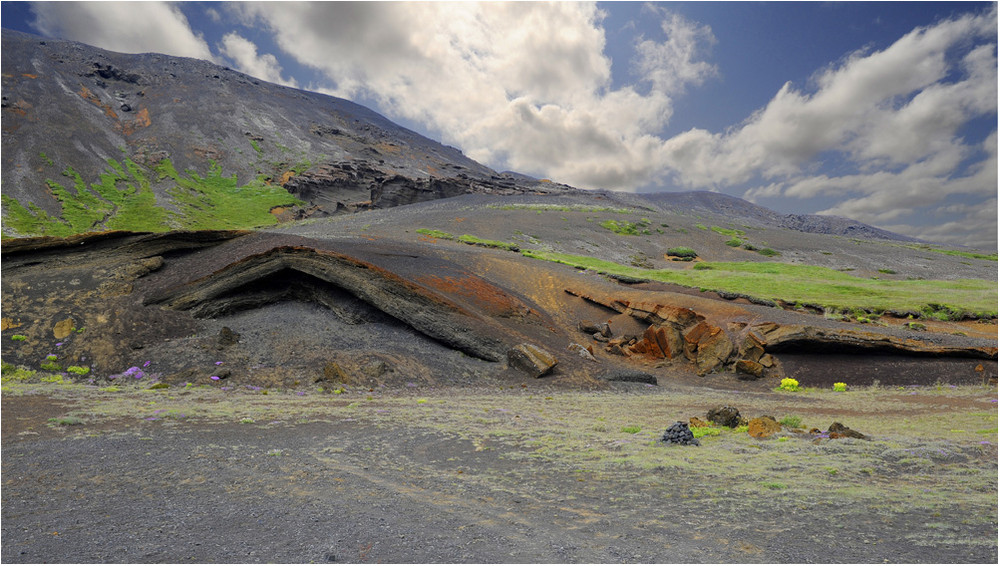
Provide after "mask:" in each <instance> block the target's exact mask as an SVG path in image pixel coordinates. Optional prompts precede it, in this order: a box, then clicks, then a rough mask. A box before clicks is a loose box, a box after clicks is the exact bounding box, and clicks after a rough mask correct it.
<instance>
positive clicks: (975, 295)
mask: <svg viewBox="0 0 1000 566" xmlns="http://www.w3.org/2000/svg"><path fill="white" fill-rule="evenodd" d="M522 253H523V254H524V255H526V256H528V257H532V258H536V259H544V260H547V261H554V262H557V263H564V264H566V265H572V266H573V267H576V268H579V269H591V270H594V271H598V272H600V273H605V274H608V275H624V276H628V277H634V278H637V279H650V280H654V281H662V282H665V283H676V284H679V285H684V286H687V287H694V288H701V289H708V290H712V291H725V292H730V293H739V294H743V295H746V296H750V297H757V298H761V299H771V300H776V301H777V300H781V301H785V302H788V303H795V302H800V303H807V304H814V305H819V306H821V307H824V308H829V309H831V310H835V311H838V312H844V311H849V310H851V309H863V310H866V311H877V312H882V311H895V312H925V313H937V314H939V315H941V316H947V317H950V318H957V317H958V316H960V315H962V314H965V313H971V314H974V315H977V316H980V317H988V316H996V315H997V303H996V297H997V283H996V281H986V280H981V279H960V280H955V281H938V280H918V281H889V280H873V279H864V278H860V277H854V276H852V275H849V274H846V273H843V272H840V271H836V270H833V269H829V268H825V267H816V266H807V265H793V264H788V263H778V262H766V263H762V262H706V263H704V264H703V265H706V266H708V268H701V269H699V270H688V269H639V268H635V267H630V266H626V265H622V264H619V263H614V262H610V261H605V260H600V259H596V258H593V257H587V256H577V255H571V254H563V253H558V252H546V251H537V250H525V251H523V252H522Z"/></svg>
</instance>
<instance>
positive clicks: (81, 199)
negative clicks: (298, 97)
mask: <svg viewBox="0 0 1000 566" xmlns="http://www.w3.org/2000/svg"><path fill="white" fill-rule="evenodd" d="M300 165H305V163H303V164H300ZM306 168H308V166H306ZM151 174H152V175H155V176H156V182H167V183H170V182H173V183H174V184H175V186H174V187H173V188H171V189H168V190H167V193H168V195H169V196H170V197H172V202H170V203H169V204H172V205H173V208H175V209H176V211H173V210H168V208H167V207H165V206H162V204H163V203H158V202H157V199H156V195H155V194H154V192H153V189H152V186H151V182H150V175H151ZM62 175H63V177H65V179H66V180H68V182H69V183H67V181H58V182H57V181H55V180H51V179H49V180H48V186H49V190H50V191H51V193H52V195H53V196H54V197H55V199H56V200H57V201H59V205H60V212H59V214H58V215H56V216H52V215H49V214H48V213H46V212H45V211H44V210H42V209H41V208H40V207H39V206H37V205H36V204H35V203H32V202H29V203H28V204H27V205H26V206H25V205H23V204H22V203H20V202H19V201H17V200H16V199H14V198H12V197H8V196H7V195H2V197H0V198H2V204H3V220H4V226H5V227H6V228H9V229H11V230H13V231H14V232H16V234H18V235H20V236H60V237H66V236H70V235H73V234H80V233H84V232H91V231H104V230H130V231H133V232H165V231H167V230H171V229H176V228H187V229H194V230H198V229H231V228H253V227H256V226H264V225H273V224H275V223H276V222H277V220H276V219H275V218H274V216H273V215H271V214H270V210H271V208H273V207H275V206H281V205H292V204H302V201H299V200H298V199H296V198H295V197H293V196H291V195H290V194H289V193H288V192H287V191H286V190H285V189H284V188H282V187H278V186H274V185H268V184H267V183H266V182H265V181H263V179H261V178H258V179H256V180H254V181H251V182H250V183H249V184H247V185H245V186H238V185H237V181H236V176H235V175H233V176H229V177H227V176H224V175H223V174H222V170H221V167H220V166H218V165H217V164H215V163H213V164H212V166H211V167H210V169H209V171H208V174H207V175H206V176H204V177H202V176H200V175H198V174H197V173H195V172H193V171H188V172H187V174H186V175H181V174H179V173H178V172H177V171H176V170H175V169H174V167H173V165H172V163H171V162H170V160H163V161H161V162H160V163H159V164H158V165H157V166H156V167H155V168H154V169H153V171H152V172H150V170H149V169H146V168H144V167H142V166H140V165H138V164H136V163H135V162H133V161H132V160H130V159H125V160H124V162H119V161H117V160H115V159H108V161H107V168H106V169H105V172H104V173H102V174H101V175H100V176H99V181H98V182H95V183H91V184H90V185H89V186H88V185H87V183H86V181H85V180H84V179H83V177H82V176H80V174H79V173H77V172H76V171H75V170H74V169H73V168H72V167H67V168H66V169H65V170H64V171H63V173H62ZM67 184H71V186H70V187H69V188H67V186H66V185H67Z"/></svg>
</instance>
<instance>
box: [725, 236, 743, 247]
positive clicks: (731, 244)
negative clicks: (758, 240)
mask: <svg viewBox="0 0 1000 566" xmlns="http://www.w3.org/2000/svg"><path fill="white" fill-rule="evenodd" d="M726 245H727V246H729V247H731V248H738V247H740V246H742V245H743V240H741V239H739V238H736V237H733V238H730V239H728V240H726Z"/></svg>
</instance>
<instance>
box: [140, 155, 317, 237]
mask: <svg viewBox="0 0 1000 566" xmlns="http://www.w3.org/2000/svg"><path fill="white" fill-rule="evenodd" d="M155 169H156V173H157V175H158V179H157V180H158V181H160V180H164V179H169V180H172V181H174V182H175V183H176V186H175V187H174V188H173V189H168V190H167V193H168V194H170V195H171V196H172V197H173V198H174V206H176V207H177V209H178V210H179V211H180V212H179V213H178V214H177V216H176V217H175V218H174V220H175V221H176V222H178V223H179V224H180V225H181V226H182V227H183V228H187V229H191V230H206V229H214V230H226V229H239V228H254V227H258V226H271V225H274V224H276V223H277V219H276V218H275V217H274V215H272V214H271V209H272V208H274V207H276V206H289V205H295V204H304V203H303V202H302V201H300V200H299V199H297V198H295V197H293V196H292V195H290V194H289V193H288V191H286V190H285V189H284V188H282V187H280V186H277V185H269V184H267V183H266V182H265V181H264V180H263V179H262V178H260V177H258V178H257V179H255V180H253V181H251V182H250V183H248V184H247V185H244V186H239V185H238V184H237V180H236V175H231V176H225V175H223V173H222V167H221V166H220V165H218V164H217V163H214V162H213V163H212V165H211V167H210V168H209V171H208V174H207V175H206V176H204V177H201V176H199V175H198V174H197V173H195V172H194V171H190V170H189V171H187V175H186V176H185V175H181V174H179V173H178V172H177V170H176V169H174V166H173V164H172V163H171V162H170V160H169V159H164V160H163V161H161V162H160V163H159V164H157V166H156V168H155Z"/></svg>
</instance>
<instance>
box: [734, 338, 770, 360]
mask: <svg viewBox="0 0 1000 566" xmlns="http://www.w3.org/2000/svg"><path fill="white" fill-rule="evenodd" d="M764 353H765V352H764V341H763V340H762V339H761V338H760V337H758V336H757V335H755V334H754V333H752V332H750V333H747V335H746V338H744V339H743V344H741V345H740V349H739V354H740V357H741V358H743V359H744V360H750V361H751V362H759V361H760V359H761V358H762V357H763V356H764Z"/></svg>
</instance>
